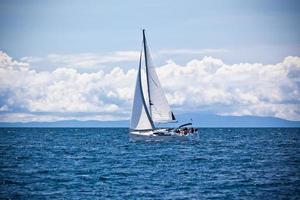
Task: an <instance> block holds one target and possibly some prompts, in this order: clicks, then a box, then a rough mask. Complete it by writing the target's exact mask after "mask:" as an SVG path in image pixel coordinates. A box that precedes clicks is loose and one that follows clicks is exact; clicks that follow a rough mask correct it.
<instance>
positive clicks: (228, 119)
mask: <svg viewBox="0 0 300 200" xmlns="http://www.w3.org/2000/svg"><path fill="white" fill-rule="evenodd" d="M191 119H192V122H193V124H194V126H196V127H207V128H209V127H212V128H213V127H220V128H221V127H231V128H238V127H240V128H247V127H249V128H252V127H253V128H268V127H271V128H272V127H278V128H280V127H291V128H300V121H289V120H284V119H280V118H275V117H257V116H218V115H209V114H204V115H203V114H181V115H178V123H177V124H166V125H165V126H167V127H174V126H177V125H179V124H180V123H181V122H184V121H190V120H191ZM128 125H129V120H119V121H97V120H88V121H79V120H63V121H55V122H0V127H108V128H110V127H120V128H121V127H122V128H128Z"/></svg>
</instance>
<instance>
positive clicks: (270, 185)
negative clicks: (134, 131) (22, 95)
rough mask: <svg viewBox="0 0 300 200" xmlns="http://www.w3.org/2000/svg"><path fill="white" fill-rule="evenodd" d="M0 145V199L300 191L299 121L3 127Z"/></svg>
mask: <svg viewBox="0 0 300 200" xmlns="http://www.w3.org/2000/svg"><path fill="white" fill-rule="evenodd" d="M0 153H1V154H0V155H1V157H0V165H1V166H0V167H1V168H0V169H1V170H0V181H1V182H0V198H1V199H300V129H283V128H261V129H258V128H202V129H200V135H199V140H197V141H169V142H167V141H159V142H147V141H139V142H134V141H130V140H129V137H128V129H125V128H2V129H0Z"/></svg>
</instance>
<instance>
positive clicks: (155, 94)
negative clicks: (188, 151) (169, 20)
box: [130, 29, 198, 137]
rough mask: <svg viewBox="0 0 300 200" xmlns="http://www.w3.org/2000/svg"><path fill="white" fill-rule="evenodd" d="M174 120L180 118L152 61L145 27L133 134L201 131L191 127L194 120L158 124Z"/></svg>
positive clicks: (158, 135) (181, 134)
mask: <svg viewBox="0 0 300 200" xmlns="http://www.w3.org/2000/svg"><path fill="white" fill-rule="evenodd" d="M143 58H144V59H143ZM143 60H144V62H143ZM143 63H144V66H145V72H146V83H147V84H146V87H143V81H142V77H143V74H142V65H143ZM144 88H146V89H144ZM144 90H145V91H144ZM172 122H177V120H176V117H175V115H174V113H173V111H172V110H171V108H170V105H169V103H168V101H167V99H166V96H165V93H164V91H163V89H162V87H161V84H160V81H159V79H158V76H157V74H156V71H155V68H154V66H153V64H152V59H151V55H150V52H149V48H148V46H147V41H146V36H145V30H144V29H143V45H142V50H141V53H140V57H139V67H138V72H137V78H136V84H135V93H134V99H133V106H132V114H131V120H130V135H133V136H147V137H148V136H150V137H167V136H171V137H182V136H191V135H195V134H196V133H197V131H198V130H197V129H195V128H192V127H187V126H189V125H191V123H187V124H184V125H182V126H179V127H178V128H157V127H156V124H161V123H172Z"/></svg>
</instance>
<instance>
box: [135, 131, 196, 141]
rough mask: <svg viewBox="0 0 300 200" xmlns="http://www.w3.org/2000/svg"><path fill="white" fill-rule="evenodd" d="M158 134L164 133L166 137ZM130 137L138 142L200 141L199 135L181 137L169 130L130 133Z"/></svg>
mask: <svg viewBox="0 0 300 200" xmlns="http://www.w3.org/2000/svg"><path fill="white" fill-rule="evenodd" d="M157 132H162V133H164V134H165V135H158V134H154V133H157ZM129 137H130V139H131V140H134V141H138V140H142V141H170V140H183V141H186V140H195V139H198V133H193V134H188V135H180V134H177V133H175V132H173V131H168V130H167V129H155V130H149V131H130V132H129Z"/></svg>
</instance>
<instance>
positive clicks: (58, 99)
mask: <svg viewBox="0 0 300 200" xmlns="http://www.w3.org/2000/svg"><path fill="white" fill-rule="evenodd" d="M123 53H124V52H119V56H120V57H122V56H125V57H127V56H128V52H126V53H125V55H123ZM129 54H131V53H129ZM56 56H58V57H59V55H56ZM130 56H132V59H133V58H135V56H136V53H135V52H132V55H129V57H130ZM54 57H55V56H54ZM27 59H28V58H27ZM52 59H54V58H52ZM70 59H71V60H73V61H74V63H75V64H76V63H77V61H76V58H70ZM59 60H61V59H59ZM91 60H92V59H91ZM116 60H118V59H116ZM85 61H86V62H87V63H81V64H80V65H82V66H85V65H89V64H88V62H89V58H88V56H87V58H86V60H85ZM70 63H72V62H68V66H64V63H62V67H60V68H56V69H54V70H52V71H36V70H35V69H32V68H31V66H30V63H29V64H28V62H26V59H22V62H20V61H15V60H13V59H12V58H11V57H9V56H8V55H7V54H5V53H4V52H0V111H1V112H0V121H44V120H45V121H55V120H62V119H81V120H88V119H98V120H118V119H128V118H129V116H130V111H131V104H132V98H133V92H134V91H133V90H134V83H135V79H136V68H134V69H129V70H124V69H122V68H120V67H114V68H112V69H111V70H109V71H103V70H98V71H95V72H89V73H88V72H85V73H82V72H78V71H77V70H76V67H74V68H72V67H71V66H70V65H69V64H70ZM103 63H105V62H104V61H103ZM77 64H78V63H77ZM157 73H158V76H159V78H160V80H161V82H162V85H163V88H164V90H165V92H166V95H167V98H168V100H169V102H170V104H171V106H172V107H173V108H174V110H175V113H176V112H191V111H193V112H197V111H199V112H201V111H206V112H207V111H208V112H212V113H215V114H220V115H255V116H273V117H279V118H283V119H288V120H300V107H299V105H300V104H299V99H300V89H299V87H300V78H299V77H300V57H286V58H285V59H284V60H283V61H282V62H280V63H277V64H260V63H239V64H233V65H228V64H226V63H223V61H222V60H219V59H216V58H212V57H204V58H203V59H201V60H197V59H195V60H191V61H190V62H188V63H187V64H186V65H178V64H176V63H175V62H174V61H172V60H169V61H167V63H166V64H165V65H163V66H160V67H157Z"/></svg>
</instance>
